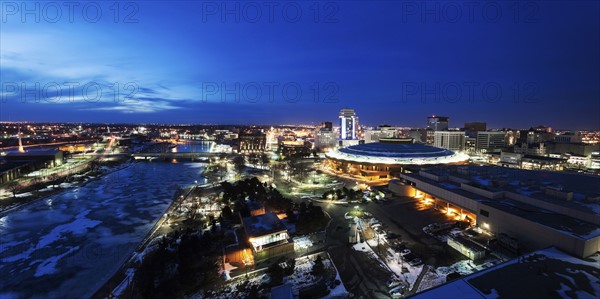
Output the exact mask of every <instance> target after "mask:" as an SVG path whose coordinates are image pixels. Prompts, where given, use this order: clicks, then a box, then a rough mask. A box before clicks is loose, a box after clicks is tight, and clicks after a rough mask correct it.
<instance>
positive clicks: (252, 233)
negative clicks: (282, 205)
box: [242, 213, 294, 262]
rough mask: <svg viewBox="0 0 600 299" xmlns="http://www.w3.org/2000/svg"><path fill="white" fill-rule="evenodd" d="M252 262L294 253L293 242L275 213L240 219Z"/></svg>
mask: <svg viewBox="0 0 600 299" xmlns="http://www.w3.org/2000/svg"><path fill="white" fill-rule="evenodd" d="M242 224H243V226H244V230H245V231H246V236H247V237H248V242H249V243H250V246H251V249H252V253H253V255H254V262H259V261H263V260H266V259H269V258H272V257H277V256H282V255H286V254H291V253H294V242H293V241H292V239H291V238H290V235H289V233H288V230H287V228H286V227H285V225H284V224H283V223H282V222H281V220H280V219H279V218H277V215H276V214H275V213H266V214H263V215H258V216H250V217H245V218H243V219H242Z"/></svg>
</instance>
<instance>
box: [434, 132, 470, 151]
mask: <svg viewBox="0 0 600 299" xmlns="http://www.w3.org/2000/svg"><path fill="white" fill-rule="evenodd" d="M433 145H434V146H435V147H441V148H445V149H449V150H452V151H462V150H463V149H464V147H465V132H462V131H435V133H434V135H433Z"/></svg>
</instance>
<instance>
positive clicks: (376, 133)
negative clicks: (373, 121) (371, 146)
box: [365, 125, 398, 143]
mask: <svg viewBox="0 0 600 299" xmlns="http://www.w3.org/2000/svg"><path fill="white" fill-rule="evenodd" d="M397 132H398V128H396V127H391V126H388V125H381V126H379V127H377V128H376V129H367V130H365V143H371V142H377V141H379V139H382V138H394V137H398V136H397V135H398V134H397Z"/></svg>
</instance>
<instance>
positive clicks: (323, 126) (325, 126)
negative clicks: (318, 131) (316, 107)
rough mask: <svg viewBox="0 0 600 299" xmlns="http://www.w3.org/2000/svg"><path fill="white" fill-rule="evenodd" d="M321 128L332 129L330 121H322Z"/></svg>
mask: <svg viewBox="0 0 600 299" xmlns="http://www.w3.org/2000/svg"><path fill="white" fill-rule="evenodd" d="M321 128H323V129H326V130H329V131H333V123H332V122H330V121H325V122H323V124H321Z"/></svg>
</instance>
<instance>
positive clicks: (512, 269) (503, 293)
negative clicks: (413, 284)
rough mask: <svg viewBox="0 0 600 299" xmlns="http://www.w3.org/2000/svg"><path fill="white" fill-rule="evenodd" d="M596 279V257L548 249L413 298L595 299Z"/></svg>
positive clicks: (599, 284)
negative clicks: (572, 254) (581, 256)
mask: <svg viewBox="0 0 600 299" xmlns="http://www.w3.org/2000/svg"><path fill="white" fill-rule="evenodd" d="M511 277H519V279H511ZM599 277H600V255H599V254H596V255H594V256H592V257H590V258H588V259H586V260H582V259H578V258H575V257H572V256H570V255H568V254H566V253H564V252H562V251H560V250H558V249H555V248H548V249H543V250H539V251H536V252H534V253H532V254H528V255H526V256H524V257H522V258H521V259H515V260H511V261H508V262H506V263H503V264H499V265H497V266H495V267H492V268H489V269H486V270H483V271H481V272H478V273H475V274H472V275H469V276H467V277H464V278H461V279H458V280H454V281H451V282H449V283H446V284H443V285H441V286H438V287H436V288H433V289H430V290H427V291H425V292H423V293H420V294H417V295H415V296H414V297H412V298H415V299H417V298H418V299H432V298H567V297H572V298H586V297H587V298H598V297H600V278H599Z"/></svg>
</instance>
